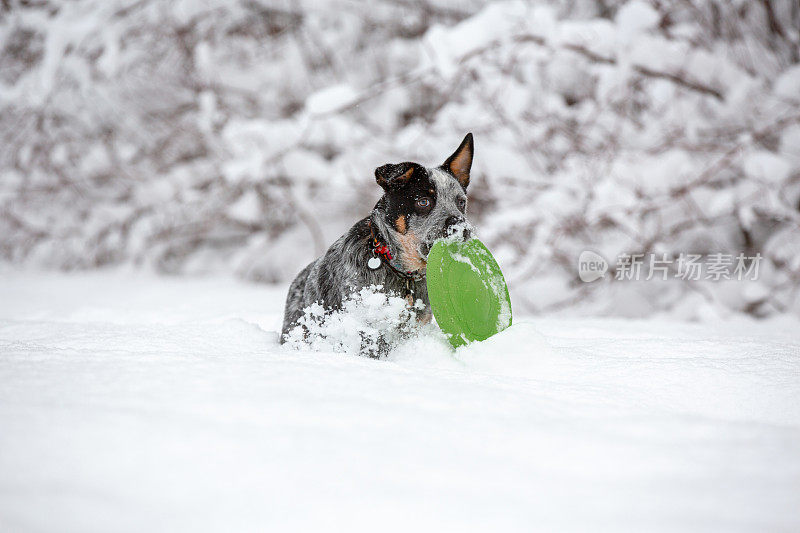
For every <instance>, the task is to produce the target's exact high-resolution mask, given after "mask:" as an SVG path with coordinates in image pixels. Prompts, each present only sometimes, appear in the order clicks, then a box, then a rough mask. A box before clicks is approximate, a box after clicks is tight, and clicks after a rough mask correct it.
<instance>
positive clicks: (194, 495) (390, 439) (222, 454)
mask: <svg viewBox="0 0 800 533" xmlns="http://www.w3.org/2000/svg"><path fill="white" fill-rule="evenodd" d="M284 297H285V287H284V286H278V287H275V286H265V285H250V284H245V283H243V282H235V281H230V280H227V279H215V278H208V279H206V278H197V279H187V278H156V277H148V276H144V275H141V274H139V275H135V274H133V273H122V272H116V273H92V274H72V275H53V274H47V275H45V274H34V273H21V272H17V271H5V272H3V273H2V276H0V492H2V494H3V496H2V498H0V529H2V530H5V531H10V530H14V531H17V530H19V531H33V530H37V531H38V530H43V531H82V532H84V531H109V530H114V531H141V530H172V531H174V530H182V529H191V530H195V531H209V530H274V531H285V530H306V529H310V528H316V529H324V530H348V531H362V530H368V529H369V530H375V529H379V530H382V531H383V530H395V531H399V530H442V529H448V530H456V529H458V530H470V531H473V530H486V529H489V528H491V529H496V530H503V531H531V530H541V531H578V530H580V531H587V530H590V531H637V532H638V531H668V530H669V531H759V532H760V531H791V530H797V529H798V528H799V527H800V515H798V513H797V508H798V494H800V453H798V450H800V379H799V378H800V335H798V333H797V332H798V327H797V323H796V321H795V320H794V319H790V318H788V317H783V318H775V319H773V320H771V321H764V322H753V321H744V320H742V319H738V320H736V321H732V322H714V323H709V324H704V325H702V324H693V325H692V324H679V323H672V322H667V321H657V320H647V321H644V320H620V319H616V320H612V319H592V320H581V319H567V318H559V319H555V318H536V319H533V318H526V317H517V319H516V320H515V323H514V325H513V326H512V327H510V328H509V329H507V330H506V331H504V332H502V333H500V334H499V335H497V336H495V337H493V338H491V339H489V340H487V341H485V342H483V343H479V344H474V345H471V346H469V347H467V348H464V349H461V350H459V351H458V352H456V353H453V352H451V351H450V350H449V348H447V346H446V344H445V343H444V342H443V340H442V339H441V338H438V337H436V336H435V335H425V334H423V335H420V336H417V337H412V338H410V339H408V341H407V342H405V343H404V344H401V345H400V346H398V347H397V348H396V349H395V350H394V352H392V354H391V355H390V357H389V358H388V359H387V360H372V359H368V358H365V357H357V356H352V355H347V354H341V353H336V354H335V353H330V352H311V351H308V350H305V351H303V350H301V351H295V350H291V349H284V348H281V347H279V345H278V344H277V340H278V333H277V330H278V328H279V327H280V321H281V313H282V306H283V300H284Z"/></svg>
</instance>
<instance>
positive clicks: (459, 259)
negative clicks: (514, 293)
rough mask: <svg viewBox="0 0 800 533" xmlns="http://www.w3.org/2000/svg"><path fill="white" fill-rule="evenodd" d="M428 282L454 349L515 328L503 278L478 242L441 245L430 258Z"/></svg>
mask: <svg viewBox="0 0 800 533" xmlns="http://www.w3.org/2000/svg"><path fill="white" fill-rule="evenodd" d="M426 277H427V283H428V297H429V298H430V301H431V309H432V310H433V316H435V317H436V323H437V324H439V327H440V328H442V331H444V332H445V333H447V334H448V338H449V339H450V344H452V345H453V347H454V348H458V347H459V346H463V345H464V344H467V343H468V342H471V341H482V340H484V339H488V338H489V337H491V336H492V335H494V334H495V333H498V332H500V331H503V330H504V329H506V328H507V327H508V326H510V325H511V299H510V298H509V296H508V287H507V286H506V281H505V279H504V278H503V273H502V272H501V271H500V267H499V266H498V265H497V261H495V259H494V257H492V254H491V253H490V252H489V250H488V248H486V246H484V244H483V243H482V242H481V241H479V240H478V239H470V240H468V241H466V242H457V241H447V240H442V241H437V242H436V243H435V244H434V245H433V247H432V248H431V251H430V253H429V254H428V267H427V275H426Z"/></svg>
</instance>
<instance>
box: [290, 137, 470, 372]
mask: <svg viewBox="0 0 800 533" xmlns="http://www.w3.org/2000/svg"><path fill="white" fill-rule="evenodd" d="M473 152H474V145H473V140H472V133H468V134H467V135H466V137H464V140H463V141H462V142H461V144H460V145H459V147H458V148H457V149H456V151H455V152H453V154H452V155H451V156H450V157H448V158H447V159H446V160H445V162H444V163H443V164H442V165H440V166H438V167H432V168H426V167H424V166H422V165H420V164H418V163H412V162H404V163H398V164H386V165H383V166H380V167H378V168H376V169H375V181H376V182H377V183H378V185H380V186H381V188H382V189H383V196H382V197H381V198H380V200H378V202H377V203H376V204H375V207H374V208H373V210H372V212H371V213H370V214H369V216H367V217H365V218H363V219H361V220H359V221H358V222H356V223H355V224H354V225H353V227H351V228H350V230H349V231H347V233H345V234H344V235H342V236H341V237H340V238H339V239H338V240H337V241H336V242H334V243H333V244H332V245H331V247H330V248H329V249H328V251H327V252H326V253H325V255H323V256H322V257H320V258H318V259H316V260H315V261H313V262H312V263H311V264H309V265H308V266H306V267H305V268H304V269H303V270H302V271H301V272H300V273H299V274H298V275H297V277H296V278H295V279H294V281H293V282H292V284H291V285H290V287H289V293H288V295H287V297H286V307H285V311H284V319H283V328H282V331H281V342H282V343H283V342H285V341H286V339H287V334H288V333H289V332H290V331H291V330H292V329H293V328H295V327H296V326H297V325H298V320H299V319H300V318H301V317H302V316H303V313H304V309H306V308H307V307H308V306H310V305H312V304H315V303H317V304H320V305H322V307H323V308H324V309H325V311H326V312H330V311H335V310H337V309H339V308H340V307H341V306H342V303H343V301H345V300H346V298H347V297H348V296H350V295H352V294H353V293H355V292H357V291H359V290H360V289H361V288H363V287H369V286H373V285H374V286H378V285H379V286H382V287H383V291H385V292H386V293H387V294H392V295H399V296H402V297H404V298H406V299H407V300H408V302H409V304H410V305H411V308H412V309H414V310H415V313H416V315H417V317H418V319H419V320H421V321H422V322H428V321H430V317H431V310H430V301H429V300H428V291H427V286H426V280H425V268H426V266H427V257H428V252H429V251H430V249H431V247H432V246H433V243H434V242H435V241H436V240H437V239H441V238H443V237H447V236H448V235H450V234H451V233H454V232H455V231H457V233H458V234H457V235H456V237H455V238H460V239H462V240H467V239H468V238H469V237H470V233H471V230H470V228H471V226H470V225H469V223H468V222H467V219H466V210H467V187H468V185H469V180H470V169H471V167H472V157H473ZM420 302H421V304H420ZM370 355H371V356H373V357H377V355H374V354H370Z"/></svg>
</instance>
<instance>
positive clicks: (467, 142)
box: [442, 133, 475, 190]
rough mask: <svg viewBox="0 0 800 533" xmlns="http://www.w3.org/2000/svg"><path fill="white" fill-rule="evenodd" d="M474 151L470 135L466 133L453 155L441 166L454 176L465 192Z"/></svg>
mask: <svg viewBox="0 0 800 533" xmlns="http://www.w3.org/2000/svg"><path fill="white" fill-rule="evenodd" d="M474 150H475V146H474V145H473V143H472V133H467V136H466V137H464V140H463V141H461V144H460V145H459V147H458V148H456V151H455V152H453V155H451V156H450V157H448V158H447V161H445V162H444V165H442V166H443V167H444V168H446V169H447V170H449V171H450V172H452V173H453V176H455V177H456V179H457V180H458V182H459V183H460V184H461V186H462V187H464V190H466V189H467V185H469V169H470V168H472V153H473V152H474Z"/></svg>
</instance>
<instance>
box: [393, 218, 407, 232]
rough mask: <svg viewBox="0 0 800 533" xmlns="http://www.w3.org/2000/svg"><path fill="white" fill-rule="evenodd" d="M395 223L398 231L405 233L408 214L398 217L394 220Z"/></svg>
mask: <svg viewBox="0 0 800 533" xmlns="http://www.w3.org/2000/svg"><path fill="white" fill-rule="evenodd" d="M394 225H395V227H396V228H397V231H399V232H400V233H405V232H406V216H405V215H400V216H399V217H397V220H395V221H394Z"/></svg>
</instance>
